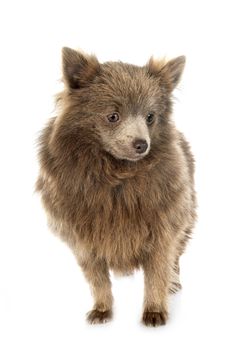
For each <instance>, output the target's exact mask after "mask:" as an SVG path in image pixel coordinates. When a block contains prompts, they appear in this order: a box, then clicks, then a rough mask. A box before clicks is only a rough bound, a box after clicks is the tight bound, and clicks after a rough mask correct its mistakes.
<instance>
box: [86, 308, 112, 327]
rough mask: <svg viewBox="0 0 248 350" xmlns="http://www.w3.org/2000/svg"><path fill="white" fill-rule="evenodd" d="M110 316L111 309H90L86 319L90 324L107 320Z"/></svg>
mask: <svg viewBox="0 0 248 350" xmlns="http://www.w3.org/2000/svg"><path fill="white" fill-rule="evenodd" d="M111 318H112V311H111V310H106V311H99V310H97V309H96V310H91V311H89V312H88V313H87V321H88V322H89V323H90V324H99V323H106V322H109V321H110V320H111Z"/></svg>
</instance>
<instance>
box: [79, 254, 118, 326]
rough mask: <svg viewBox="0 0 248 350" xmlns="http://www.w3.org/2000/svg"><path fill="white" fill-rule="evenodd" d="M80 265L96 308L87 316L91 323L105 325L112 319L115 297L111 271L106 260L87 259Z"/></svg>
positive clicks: (81, 261)
mask: <svg viewBox="0 0 248 350" xmlns="http://www.w3.org/2000/svg"><path fill="white" fill-rule="evenodd" d="M79 264H80V266H81V268H82V270H83V272H84V275H85V277H86V279H87V281H88V282H89V284H90V287H91V292H92V295H93V298H94V307H93V309H92V310H91V311H89V312H88V314H87V320H88V322H89V323H92V324H93V323H105V322H107V321H109V320H110V319H111V318H112V304H113V297H112V292H111V281H110V277H109V270H108V266H107V263H106V261H105V260H104V259H96V258H95V257H92V256H90V257H87V260H86V259H81V260H80V261H79Z"/></svg>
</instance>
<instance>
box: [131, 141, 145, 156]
mask: <svg viewBox="0 0 248 350" xmlns="http://www.w3.org/2000/svg"><path fill="white" fill-rule="evenodd" d="M133 147H134V148H135V150H136V153H144V152H145V151H146V150H147V147H148V144H147V142H146V140H142V139H136V140H134V141H133Z"/></svg>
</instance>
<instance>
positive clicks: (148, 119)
mask: <svg viewBox="0 0 248 350" xmlns="http://www.w3.org/2000/svg"><path fill="white" fill-rule="evenodd" d="M153 120H154V114H153V113H148V114H147V116H146V123H147V124H148V125H150V124H152V122H153Z"/></svg>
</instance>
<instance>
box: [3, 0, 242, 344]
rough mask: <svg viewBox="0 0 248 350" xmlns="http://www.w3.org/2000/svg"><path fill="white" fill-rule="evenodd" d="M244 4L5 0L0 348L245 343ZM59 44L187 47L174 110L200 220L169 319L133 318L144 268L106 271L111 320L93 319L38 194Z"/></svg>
mask: <svg viewBox="0 0 248 350" xmlns="http://www.w3.org/2000/svg"><path fill="white" fill-rule="evenodd" d="M246 3H247V2H246V1H239V0H235V1H228V0H226V1H217V0H215V1H210V0H209V1H199V0H198V1H193V0H192V1H176V0H173V1H159V0H153V1H134V0H132V1H129V0H125V1H110V0H105V1H96V0H91V1H83V0H81V1H73V0H70V1H67V2H66V1H50V2H46V1H43V2H41V1H40V2H36V1H25V0H24V1H5V2H4V1H2V2H1V5H0V6H1V8H0V17H1V18H0V26H1V28H0V29H1V30H0V35H1V47H0V50H1V54H0V61H1V64H0V77H1V80H0V81H1V83H0V89H1V117H0V118H1V123H0V128H1V129H0V130H1V136H0V152H1V157H0V164H1V172H0V176H1V182H0V184H1V196H0V198H1V229H0V240H1V241H0V250H1V252H0V260H1V261H0V269H1V271H0V272H1V278H0V293H1V299H0V322H1V326H0V332H1V336H0V347H1V349H26V350H29V349H36V350H39V349H42V350H43V349H47V350H50V349H60V350H62V349H74V350H77V349H88V348H92V349H97V348H98V347H101V349H116V348H118V349H128V348H134V347H136V348H143V349H155V348H159V349H163V348H165V349H170V350H173V349H182V348H184V349H190V350H194V349H201V350H204V349H227V348H230V349H239V350H243V349H247V348H248V341H247V313H248V302H247V294H248V287H247V266H248V257H247V242H248V240H247V235H248V225H247V197H248V186H247V178H248V170H247V158H248V157H247V150H248V141H247V133H248V122H247V120H248V108H247V100H248V99H247V93H248V90H247V81H248V52H247V33H248V25H247V9H246V5H247V4H246ZM62 46H70V47H73V48H78V47H80V48H82V49H83V50H85V51H88V52H94V53H95V54H96V55H98V57H99V59H100V60H101V61H104V60H123V61H126V62H130V63H134V64H144V63H145V62H146V61H147V60H148V58H149V57H150V56H151V55H152V54H153V55H155V56H164V55H167V56H168V57H174V56H176V55H181V54H185V55H186V56H187V65H186V70H185V74H184V76H183V79H182V83H181V84H180V88H179V89H178V90H177V92H176V97H177V102H176V105H175V111H174V118H175V120H176V123H177V126H178V128H179V129H180V130H182V131H183V132H184V133H185V134H186V136H187V138H188V139H189V140H190V142H191V144H192V148H193V151H194V154H195V157H196V168H197V171H196V184H197V191H198V201H199V211H198V213H199V220H198V224H197V227H196V229H195V235H194V238H193V240H192V241H191V243H190V245H189V247H188V249H187V252H186V254H185V255H184V257H183V258H182V271H181V278H182V283H183V290H182V292H180V293H179V294H178V295H176V296H174V297H172V298H171V307H170V313H171V316H170V320H169V322H168V324H167V325H166V327H161V328H158V329H147V328H145V327H143V326H141V325H140V317H141V309H142V295H143V280H142V274H141V272H137V273H136V274H135V275H134V276H133V277H128V278H127V277H124V278H118V279H116V278H113V291H114V295H115V318H114V320H113V321H112V322H111V323H110V324H108V325H103V326H89V325H87V324H86V322H85V320H84V314H85V313H86V312H87V311H88V310H89V309H90V307H91V302H92V300H91V296H90V292H89V288H88V285H87V284H86V282H85V280H84V278H83V276H82V274H81V271H80V269H79V267H78V266H77V264H76V262H75V260H74V257H73V256H72V254H71V252H70V251H69V249H68V248H67V247H66V246H65V245H64V244H63V243H61V242H60V241H59V240H58V239H57V238H56V237H54V236H53V235H52V234H51V233H50V232H49V231H48V228H47V226H46V218H45V214H44V212H43V210H42V207H41V205H40V201H39V198H38V197H37V196H36V195H34V194H33V189H34V182H35V178H36V176H37V173H38V165H37V160H36V149H35V139H36V137H37V133H38V131H39V130H40V129H41V128H42V127H43V125H44V123H45V122H46V120H47V118H48V117H49V116H51V115H53V114H54V111H53V95H54V94H55V93H56V92H57V91H58V90H59V89H60V88H61V85H60V83H59V79H60V76H61V70H60V69H61V47H62Z"/></svg>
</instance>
